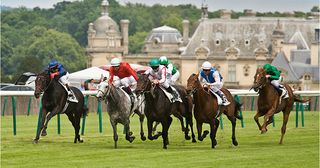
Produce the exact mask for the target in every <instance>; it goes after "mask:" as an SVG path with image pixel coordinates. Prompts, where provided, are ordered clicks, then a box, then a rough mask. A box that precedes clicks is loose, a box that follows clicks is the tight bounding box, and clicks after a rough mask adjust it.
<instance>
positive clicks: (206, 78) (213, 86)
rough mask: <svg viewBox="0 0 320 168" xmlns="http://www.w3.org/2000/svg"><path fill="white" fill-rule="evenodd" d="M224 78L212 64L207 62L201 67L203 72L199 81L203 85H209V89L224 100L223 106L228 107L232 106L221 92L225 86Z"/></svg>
mask: <svg viewBox="0 0 320 168" xmlns="http://www.w3.org/2000/svg"><path fill="white" fill-rule="evenodd" d="M222 79H223V78H222V76H221V74H220V73H219V71H217V70H216V69H215V68H214V67H212V65H211V63H210V62H208V61H205V62H204V63H203V64H202V66H201V71H200V74H199V81H200V83H202V84H203V85H207V86H208V88H209V89H210V90H211V91H212V92H214V93H216V94H217V95H219V96H220V97H221V98H222V104H223V105H225V106H227V105H229V104H230V102H229V101H228V99H227V98H226V96H225V95H224V93H223V92H222V91H221V90H220V89H221V88H222V86H223V81H222Z"/></svg>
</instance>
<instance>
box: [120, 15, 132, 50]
mask: <svg viewBox="0 0 320 168" xmlns="http://www.w3.org/2000/svg"><path fill="white" fill-rule="evenodd" d="M129 23H130V21H129V20H121V21H120V25H121V33H122V40H123V41H122V45H123V48H124V51H123V54H124V55H126V54H128V52H129V51H128V48H129V47H128V45H129V38H128V34H129Z"/></svg>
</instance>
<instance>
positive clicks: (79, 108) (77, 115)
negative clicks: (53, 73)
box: [33, 71, 88, 144]
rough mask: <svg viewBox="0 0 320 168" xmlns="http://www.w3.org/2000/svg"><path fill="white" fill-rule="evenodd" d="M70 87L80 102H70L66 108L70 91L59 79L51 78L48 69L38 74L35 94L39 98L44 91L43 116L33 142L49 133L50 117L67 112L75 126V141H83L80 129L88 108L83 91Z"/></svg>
mask: <svg viewBox="0 0 320 168" xmlns="http://www.w3.org/2000/svg"><path fill="white" fill-rule="evenodd" d="M70 89H71V90H72V91H73V93H74V94H75V96H76V98H77V100H78V103H74V102H69V105H68V107H67V108H66V109H65V111H63V110H64V108H65V104H66V102H67V98H68V95H67V94H68V93H67V91H66V90H65V89H64V87H63V86H62V85H61V84H60V83H59V82H58V80H56V79H55V78H54V79H50V77H49V74H48V72H47V71H43V72H41V73H39V74H38V75H37V78H36V81H35V91H34V96H35V97H36V98H39V97H40V95H41V93H43V96H42V111H43V114H42V118H41V127H40V129H39V131H38V132H37V135H36V137H35V139H34V140H33V143H35V144H36V143H38V141H39V138H40V133H41V136H46V135H47V131H46V129H47V126H48V123H49V121H50V119H51V118H52V117H53V116H55V115H56V114H58V113H60V114H61V113H65V114H66V115H67V116H68V118H69V120H70V122H71V123H72V126H73V127H74V133H75V137H74V143H77V141H78V142H83V140H81V139H80V135H79V130H80V119H81V117H82V115H86V114H87V111H88V108H87V107H86V106H85V105H84V97H83V94H82V92H81V91H80V90H79V89H77V88H75V87H70Z"/></svg>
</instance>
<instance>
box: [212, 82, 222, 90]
mask: <svg viewBox="0 0 320 168" xmlns="http://www.w3.org/2000/svg"><path fill="white" fill-rule="evenodd" d="M222 86H223V83H222V82H219V83H215V84H214V85H209V87H210V90H212V91H213V92H217V91H219V90H220V89H221V88H222Z"/></svg>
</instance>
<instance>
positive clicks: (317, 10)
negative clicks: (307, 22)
mask: <svg viewBox="0 0 320 168" xmlns="http://www.w3.org/2000/svg"><path fill="white" fill-rule="evenodd" d="M311 12H320V9H319V6H313V7H312V9H311Z"/></svg>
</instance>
